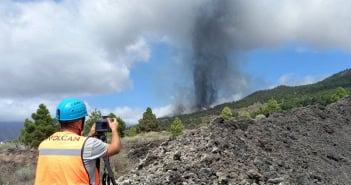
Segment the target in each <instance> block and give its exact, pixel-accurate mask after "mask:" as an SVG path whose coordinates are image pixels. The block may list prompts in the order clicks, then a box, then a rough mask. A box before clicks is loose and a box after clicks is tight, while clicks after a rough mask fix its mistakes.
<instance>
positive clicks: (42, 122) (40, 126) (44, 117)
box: [18, 104, 59, 148]
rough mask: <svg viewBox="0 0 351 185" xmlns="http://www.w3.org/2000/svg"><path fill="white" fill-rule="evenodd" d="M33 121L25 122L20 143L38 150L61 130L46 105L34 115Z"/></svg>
mask: <svg viewBox="0 0 351 185" xmlns="http://www.w3.org/2000/svg"><path fill="white" fill-rule="evenodd" d="M32 119H33V120H34V121H32V120H29V119H26V120H25V121H24V128H23V129H21V134H20V136H19V139H18V140H19V141H20V142H22V143H23V144H24V145H26V146H28V147H30V148H37V147H38V146H39V144H40V142H41V141H42V140H44V139H46V138H47V137H49V136H50V135H51V134H53V133H54V132H56V131H57V130H58V129H59V126H58V124H57V122H56V121H55V119H53V118H51V116H50V112H49V110H48V109H47V108H46V106H45V105H44V104H40V105H39V108H38V109H37V112H36V113H33V114H32Z"/></svg>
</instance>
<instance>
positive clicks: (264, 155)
mask: <svg viewBox="0 0 351 185" xmlns="http://www.w3.org/2000/svg"><path fill="white" fill-rule="evenodd" d="M350 120H351V97H347V98H344V99H342V100H341V101H338V102H337V103H333V104H330V105H328V106H321V105H313V106H308V107H301V108H297V109H293V110H290V111H281V112H276V113H273V114H271V115H270V116H269V117H268V118H265V119H262V120H257V121H254V120H241V121H224V120H223V119H221V118H217V119H214V120H213V121H212V122H211V123H210V125H209V127H208V128H202V129H197V130H193V131H191V132H189V133H187V134H185V135H184V136H181V137H178V138H176V139H169V140H167V141H164V142H163V143H161V144H160V145H159V146H158V147H155V148H150V147H149V146H147V145H143V146H145V147H144V148H139V150H148V151H149V152H148V153H147V154H146V156H145V157H143V158H141V159H140V163H139V164H138V165H137V166H135V168H134V170H132V171H131V172H129V173H128V174H127V175H124V176H122V177H120V178H119V179H118V182H119V184H122V185H129V184H154V185H161V184H170V185H178V184H179V185H181V184H222V185H224V184H227V185H234V184H235V185H249V184H252V185H253V184H255V185H258V184H262V185H266V184H267V185H274V184H281V185H283V184H289V185H317V184H328V185H340V184H351V179H350V178H349V174H350V173H351V153H350V150H351V148H350V144H349V143H348V142H349V141H350V140H351V135H350V133H351V124H350ZM140 147H142V146H140Z"/></svg>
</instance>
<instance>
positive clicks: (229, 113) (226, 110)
mask: <svg viewBox="0 0 351 185" xmlns="http://www.w3.org/2000/svg"><path fill="white" fill-rule="evenodd" d="M221 116H222V118H223V119H225V120H230V119H232V118H233V113H232V111H231V110H230V108H229V107H227V106H225V107H224V108H223V110H222V113H221Z"/></svg>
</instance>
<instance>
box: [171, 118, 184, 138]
mask: <svg viewBox="0 0 351 185" xmlns="http://www.w3.org/2000/svg"><path fill="white" fill-rule="evenodd" d="M183 129H184V125H183V123H182V121H181V120H180V119H179V118H178V117H176V118H175V120H174V121H173V123H172V125H171V128H170V131H171V134H172V136H173V137H176V136H179V135H182V134H183Z"/></svg>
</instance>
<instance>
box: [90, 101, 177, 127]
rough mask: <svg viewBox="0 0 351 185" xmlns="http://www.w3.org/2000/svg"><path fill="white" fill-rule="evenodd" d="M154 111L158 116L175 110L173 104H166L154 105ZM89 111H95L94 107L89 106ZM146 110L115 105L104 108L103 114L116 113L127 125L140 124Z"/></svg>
mask: <svg viewBox="0 0 351 185" xmlns="http://www.w3.org/2000/svg"><path fill="white" fill-rule="evenodd" d="M151 109H152V112H153V113H154V114H155V115H156V117H157V118H159V117H164V116H167V115H170V114H171V113H172V112H173V105H166V106H164V107H154V108H151ZM88 110H89V112H91V111H94V110H93V109H91V108H90V106H89V108H88ZM145 111H146V108H145V109H141V108H131V107H115V108H111V109H108V108H106V109H102V110H101V113H102V114H103V115H108V114H110V113H114V114H115V115H117V116H118V117H120V118H122V119H123V121H125V122H126V124H127V125H135V124H138V122H139V120H140V119H142V117H143V113H144V112H145Z"/></svg>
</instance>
